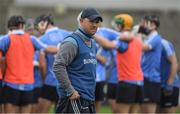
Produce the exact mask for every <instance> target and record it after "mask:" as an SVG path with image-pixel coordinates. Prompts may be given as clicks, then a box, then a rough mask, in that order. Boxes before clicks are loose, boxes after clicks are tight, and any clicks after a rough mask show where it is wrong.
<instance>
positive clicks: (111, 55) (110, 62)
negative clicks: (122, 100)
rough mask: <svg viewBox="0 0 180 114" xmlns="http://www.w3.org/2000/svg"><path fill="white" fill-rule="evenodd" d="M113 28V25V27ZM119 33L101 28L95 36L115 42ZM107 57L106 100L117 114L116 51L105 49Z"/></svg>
mask: <svg viewBox="0 0 180 114" xmlns="http://www.w3.org/2000/svg"><path fill="white" fill-rule="evenodd" d="M113 26H114V25H113ZM119 34H120V33H119V32H117V31H115V30H113V29H110V28H106V27H101V28H99V29H98V31H97V33H96V35H99V36H102V37H103V38H107V39H108V40H109V41H113V40H116V38H117V37H119ZM105 49H106V50H107V51H108V56H107V57H106V58H107V59H106V60H107V65H106V81H107V94H106V97H107V100H108V103H109V105H110V107H111V110H112V112H113V113H117V112H118V111H117V108H116V100H115V98H116V86H117V83H118V79H117V68H116V49H107V48H105Z"/></svg>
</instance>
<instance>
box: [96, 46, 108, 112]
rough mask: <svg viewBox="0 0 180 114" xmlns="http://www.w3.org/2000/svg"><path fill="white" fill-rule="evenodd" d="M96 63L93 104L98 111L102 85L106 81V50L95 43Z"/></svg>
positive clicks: (101, 98) (101, 96) (103, 94)
mask: <svg viewBox="0 0 180 114" xmlns="http://www.w3.org/2000/svg"><path fill="white" fill-rule="evenodd" d="M97 49H98V50H97V54H96V59H97V65H96V89H95V106H96V112H97V113H99V111H100V108H101V103H102V101H103V100H104V97H105V93H104V85H105V81H106V69H105V66H106V63H107V56H108V50H105V49H103V48H102V47H100V46H99V45H98V44H97Z"/></svg>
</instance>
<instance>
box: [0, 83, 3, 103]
mask: <svg viewBox="0 0 180 114" xmlns="http://www.w3.org/2000/svg"><path fill="white" fill-rule="evenodd" d="M1 104H3V91H2V80H0V105H1Z"/></svg>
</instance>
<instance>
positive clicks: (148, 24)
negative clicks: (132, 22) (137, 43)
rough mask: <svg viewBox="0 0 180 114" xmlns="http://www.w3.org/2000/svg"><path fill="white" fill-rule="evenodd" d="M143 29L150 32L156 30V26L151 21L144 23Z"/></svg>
mask: <svg viewBox="0 0 180 114" xmlns="http://www.w3.org/2000/svg"><path fill="white" fill-rule="evenodd" d="M145 27H146V28H147V29H148V30H150V31H153V30H155V29H156V25H155V24H154V23H153V22H151V21H146V23H145Z"/></svg>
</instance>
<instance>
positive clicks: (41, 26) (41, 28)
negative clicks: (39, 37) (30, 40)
mask: <svg viewBox="0 0 180 114" xmlns="http://www.w3.org/2000/svg"><path fill="white" fill-rule="evenodd" d="M47 25H48V22H47V21H40V22H39V23H38V26H37V29H38V31H39V32H40V34H44V32H45V31H46V29H47Z"/></svg>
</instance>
